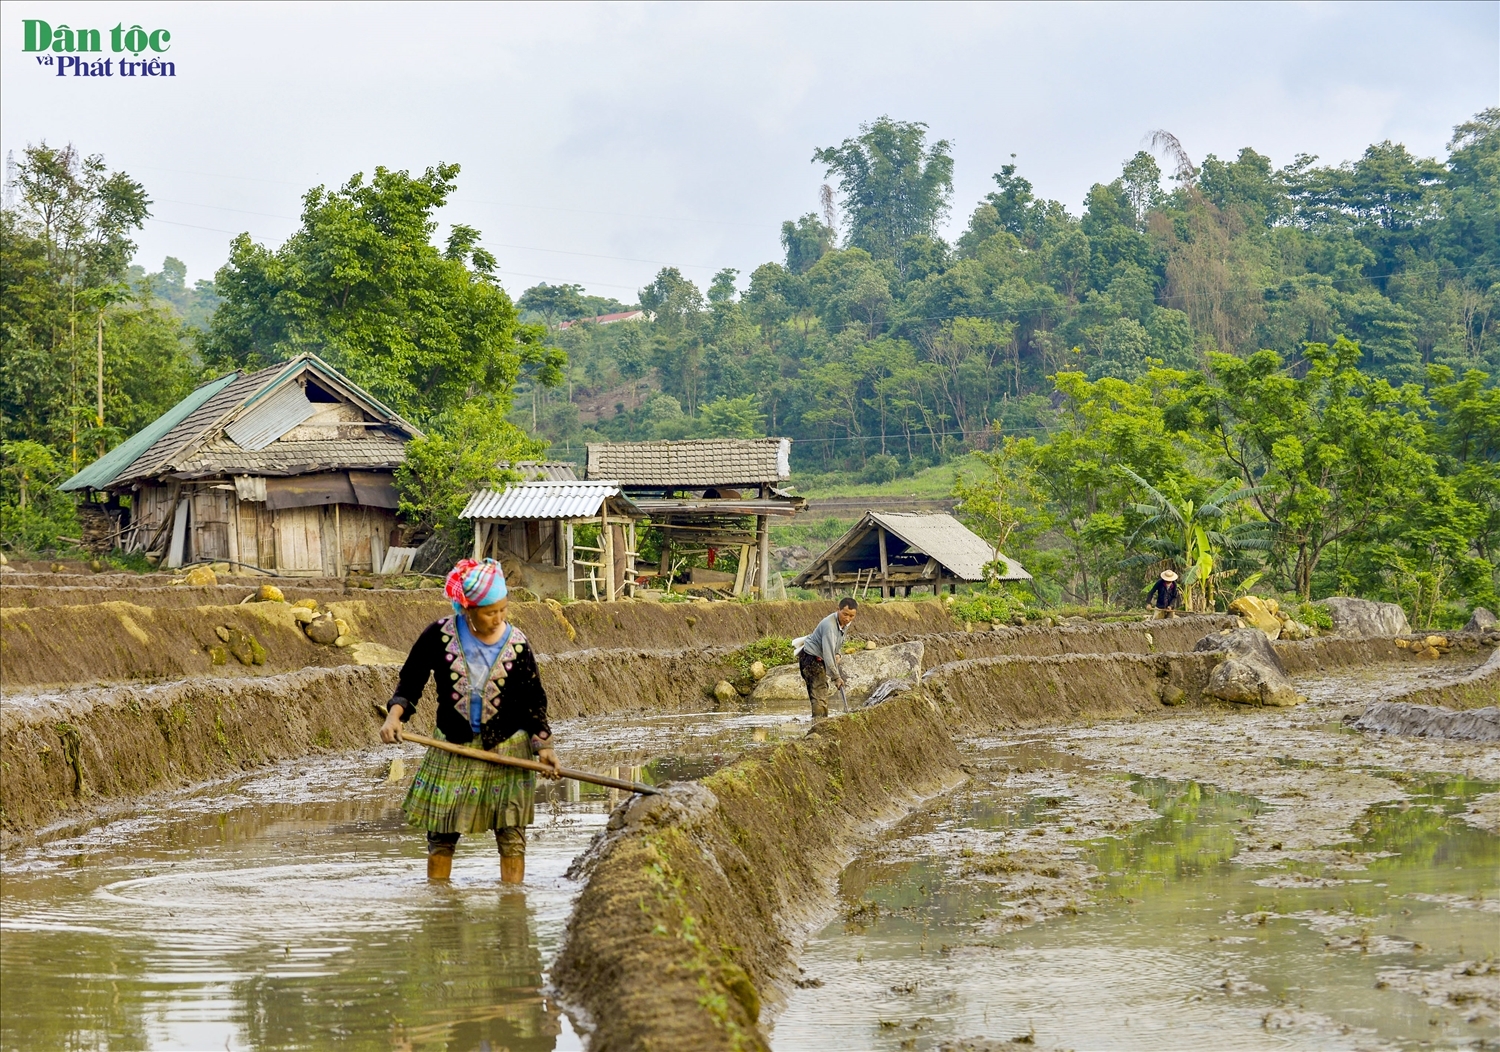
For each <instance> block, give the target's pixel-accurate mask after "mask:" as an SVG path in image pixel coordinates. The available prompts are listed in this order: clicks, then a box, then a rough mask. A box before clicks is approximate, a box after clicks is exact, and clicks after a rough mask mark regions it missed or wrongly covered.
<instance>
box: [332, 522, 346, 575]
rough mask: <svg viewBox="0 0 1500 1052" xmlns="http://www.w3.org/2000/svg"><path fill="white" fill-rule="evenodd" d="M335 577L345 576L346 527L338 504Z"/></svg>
mask: <svg viewBox="0 0 1500 1052" xmlns="http://www.w3.org/2000/svg"><path fill="white" fill-rule="evenodd" d="M333 576H335V577H342V576H344V527H343V524H342V522H341V521H340V519H339V506H338V505H337V504H335V505H334V506H333Z"/></svg>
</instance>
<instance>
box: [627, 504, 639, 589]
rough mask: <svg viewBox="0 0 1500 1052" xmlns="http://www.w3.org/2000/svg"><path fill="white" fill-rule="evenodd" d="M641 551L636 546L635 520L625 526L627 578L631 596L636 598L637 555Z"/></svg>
mask: <svg viewBox="0 0 1500 1052" xmlns="http://www.w3.org/2000/svg"><path fill="white" fill-rule="evenodd" d="M638 551H639V549H638V548H636V546H635V520H634V519H631V520H630V525H628V526H626V527H625V579H626V583H627V588H628V592H627V594H628V595H629V596H630V598H632V599H634V598H635V557H636V553H637V552H638Z"/></svg>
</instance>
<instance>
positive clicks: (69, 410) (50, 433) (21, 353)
mask: <svg viewBox="0 0 1500 1052" xmlns="http://www.w3.org/2000/svg"><path fill="white" fill-rule="evenodd" d="M16 191H17V195H18V197H17V200H16V203H15V207H14V209H6V210H5V214H4V219H3V224H0V261H3V279H0V280H3V282H4V296H3V297H0V324H3V340H4V352H5V353H4V363H3V366H0V370H3V371H0V428H3V431H4V435H5V436H6V437H7V438H18V439H22V440H26V441H37V442H42V443H44V444H47V445H50V446H51V447H52V448H53V449H55V450H57V451H58V452H59V453H60V454H62V455H63V456H64V458H65V460H66V462H67V464H68V465H69V466H70V467H71V468H74V469H76V468H78V467H80V466H82V464H84V463H87V462H88V461H89V460H92V459H93V458H94V457H95V456H96V455H98V453H99V452H101V449H100V443H101V442H104V441H105V440H106V438H107V433H106V432H103V431H101V429H102V428H104V427H105V426H106V425H113V424H115V423H116V421H114V420H113V419H112V418H111V417H110V416H109V415H108V404H107V400H108V398H109V395H110V393H111V388H112V380H113V377H112V375H111V373H110V371H109V362H107V361H106V353H105V348H104V341H105V336H104V334H105V330H106V329H107V328H108V325H109V319H108V315H109V312H110V311H111V309H113V308H114V307H115V306H116V305H119V304H127V303H131V302H132V301H134V300H135V298H136V297H135V296H133V295H132V293H131V290H130V288H129V286H128V285H127V284H126V282H125V277H126V271H127V268H128V266H129V263H130V257H131V254H132V253H133V252H134V251H135V243H134V241H133V240H132V237H133V235H134V232H135V231H136V230H138V229H139V228H140V226H141V224H142V223H143V222H144V221H145V220H146V218H147V216H149V215H150V205H151V202H150V199H149V198H148V197H147V195H146V191H145V188H144V187H143V186H142V185H141V184H140V183H138V182H137V181H135V180H134V179H132V178H131V177H130V176H129V175H127V174H125V173H124V172H111V171H110V170H109V168H108V166H107V165H106V164H105V162H104V158H103V157H101V156H99V155H97V154H93V155H85V154H83V153H82V152H81V151H79V150H78V149H77V148H76V147H74V146H73V145H72V144H69V145H67V146H64V147H52V146H48V145H47V144H46V143H45V142H43V143H41V144H39V145H36V146H28V147H27V148H26V150H25V152H24V154H23V157H22V160H21V162H20V164H19V165H18V166H17V172H16ZM171 389H172V385H171V384H170V383H169V384H167V385H165V391H166V392H167V393H170V392H171Z"/></svg>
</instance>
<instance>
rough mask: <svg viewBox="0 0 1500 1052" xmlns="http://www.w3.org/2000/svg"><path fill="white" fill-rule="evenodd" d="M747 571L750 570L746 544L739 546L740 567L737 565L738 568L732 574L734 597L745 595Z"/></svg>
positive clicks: (748, 548) (748, 551)
mask: <svg viewBox="0 0 1500 1052" xmlns="http://www.w3.org/2000/svg"><path fill="white" fill-rule="evenodd" d="M749 569H750V546H749V545H748V544H742V545H740V565H739V567H738V568H737V569H736V570H735V572H734V594H735V595H744V594H745V587H746V585H747V583H748V582H747V580H746V578H747V577H748V576H749V573H748V571H749Z"/></svg>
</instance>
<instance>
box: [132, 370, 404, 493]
mask: <svg viewBox="0 0 1500 1052" xmlns="http://www.w3.org/2000/svg"><path fill="white" fill-rule="evenodd" d="M304 372H306V373H312V374H313V375H314V376H315V377H316V378H317V379H318V382H319V383H320V384H322V385H325V386H327V387H328V388H329V389H331V390H333V391H335V392H337V393H338V394H339V395H341V396H343V397H346V398H348V399H349V400H350V401H352V402H354V403H355V404H356V405H358V406H359V407H360V408H361V409H363V410H364V411H365V412H367V413H369V414H370V415H371V416H374V417H376V418H379V419H383V420H384V421H386V422H387V423H388V424H389V426H390V427H391V428H392V429H394V430H396V431H400V432H403V433H404V434H407V435H411V436H416V435H419V434H421V432H420V431H418V430H417V429H416V428H415V427H413V426H412V425H411V424H409V423H407V422H406V421H405V420H403V419H402V418H401V417H400V416H398V415H396V414H395V413H394V412H392V411H391V410H390V409H388V408H386V407H385V406H384V405H382V404H381V403H380V402H379V401H377V400H376V399H374V398H372V397H371V396H370V395H369V394H368V393H367V392H365V391H364V390H362V389H361V388H360V387H359V386H358V385H356V384H354V383H353V382H352V381H350V380H349V379H348V378H347V377H344V376H343V375H342V374H340V373H339V372H338V371H337V370H335V369H334V368H333V367H332V366H330V365H328V364H327V363H326V362H324V361H322V360H321V359H319V358H318V357H317V356H315V355H311V354H303V355H298V356H297V357H296V358H293V359H292V360H291V361H289V362H282V363H280V364H277V365H273V366H269V367H268V368H265V369H261V370H260V371H258V372H254V373H250V374H249V375H243V374H240V375H236V376H234V377H230V378H229V381H230V382H229V383H228V384H226V385H225V386H224V387H223V388H221V389H220V390H218V391H217V392H216V393H214V394H212V395H210V396H209V397H208V399H207V400H206V401H204V402H203V403H202V404H201V405H199V406H198V407H197V408H196V409H194V410H192V411H191V412H189V413H188V414H187V416H186V417H183V418H182V419H181V420H180V421H179V422H178V423H177V424H176V425H174V426H172V427H171V428H170V430H168V431H167V433H166V434H165V435H163V436H161V437H160V438H159V439H158V440H157V441H156V442H155V443H154V444H151V445H150V447H149V448H148V449H147V450H146V451H145V452H144V453H142V454H141V455H140V456H139V457H138V458H137V459H136V460H135V461H134V462H133V463H132V464H130V466H129V468H128V469H126V470H125V471H122V472H120V473H119V474H118V475H117V476H116V477H115V479H114V480H113V483H114V484H116V485H118V484H121V483H124V482H129V481H133V480H136V479H143V478H154V477H158V476H161V475H166V474H169V473H188V474H196V475H199V476H201V475H206V474H215V473H219V472H230V473H250V474H268V475H289V474H297V473H299V472H302V471H309V470H311V471H320V470H327V469H329V468H339V467H355V468H375V467H386V468H391V467H394V466H395V465H396V464H399V463H400V462H401V461H402V459H403V457H404V450H405V443H404V442H403V441H402V440H400V439H396V438H392V437H391V436H389V435H380V436H378V437H377V436H374V435H372V436H371V438H372V439H376V441H373V442H372V441H370V440H365V441H362V442H355V441H353V440H350V441H343V440H340V441H335V442H326V443H301V442H293V443H281V442H275V441H274V440H273V442H272V444H271V445H269V446H267V447H265V448H263V449H261V450H247V449H244V448H243V447H241V446H240V445H239V444H238V443H236V442H233V441H232V440H230V439H226V438H224V437H223V435H224V432H223V431H221V430H220V429H221V428H225V427H226V426H228V427H233V426H234V424H235V419H234V418H235V415H236V414H237V413H240V412H241V411H246V415H247V416H249V415H254V414H258V411H259V408H260V406H259V404H258V403H259V402H260V400H261V399H262V398H263V397H265V396H267V395H270V396H273V397H274V396H275V395H276V393H277V392H279V391H280V390H281V389H282V385H283V384H284V383H287V384H289V383H291V382H292V381H293V380H294V379H295V377H297V376H298V375H300V374H302V373H304ZM168 415H170V414H168ZM152 427H155V424H153V425H152ZM283 433H284V432H283ZM315 445H322V446H324V447H325V453H324V455H321V456H318V455H315V451H314V450H313V449H312V447H313V446H315ZM345 446H347V447H350V448H348V449H345V448H344V447H345ZM392 446H395V447H398V448H397V449H396V451H395V452H394V454H393V453H392V448H391V447H392ZM283 447H294V448H283ZM189 465H191V467H189Z"/></svg>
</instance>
